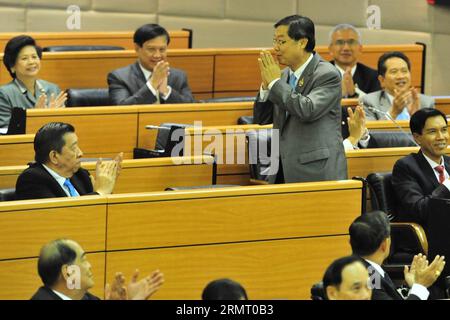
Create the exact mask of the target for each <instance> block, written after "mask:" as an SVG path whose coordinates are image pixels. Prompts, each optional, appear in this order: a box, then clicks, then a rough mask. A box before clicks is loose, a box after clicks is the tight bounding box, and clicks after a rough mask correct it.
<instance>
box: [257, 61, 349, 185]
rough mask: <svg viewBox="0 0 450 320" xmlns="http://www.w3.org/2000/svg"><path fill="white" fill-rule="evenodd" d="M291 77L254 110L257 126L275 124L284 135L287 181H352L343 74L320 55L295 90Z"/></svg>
mask: <svg viewBox="0 0 450 320" xmlns="http://www.w3.org/2000/svg"><path fill="white" fill-rule="evenodd" d="M288 77H289V69H288V68H286V69H284V70H283V72H282V75H281V79H280V80H279V81H277V82H275V84H274V85H273V87H272V88H271V90H270V92H269V97H268V99H267V101H265V102H261V101H259V97H258V98H257V100H256V102H255V105H254V108H253V115H254V123H258V124H269V123H273V128H274V129H278V130H279V131H278V132H279V136H280V144H279V149H280V157H281V163H282V166H283V168H282V169H283V173H284V180H285V182H286V183H291V182H308V181H324V180H343V179H347V160H346V158H345V152H344V147H343V145H342V136H341V113H342V111H341V109H342V108H341V77H340V74H339V71H338V70H337V69H336V68H335V67H333V66H332V65H331V64H330V63H329V62H328V61H325V60H323V59H322V58H321V57H320V55H319V54H317V53H314V56H313V58H312V60H311V61H310V62H309V64H308V65H307V66H306V68H305V70H304V71H303V74H302V75H301V79H299V81H298V83H297V86H296V87H295V89H292V88H291V86H290V85H289V84H288V82H287V80H288ZM286 112H287V113H286ZM272 134H273V132H272ZM272 139H274V138H272ZM272 141H273V140H272ZM275 179H276V175H271V177H270V178H269V181H270V183H274V182H275Z"/></svg>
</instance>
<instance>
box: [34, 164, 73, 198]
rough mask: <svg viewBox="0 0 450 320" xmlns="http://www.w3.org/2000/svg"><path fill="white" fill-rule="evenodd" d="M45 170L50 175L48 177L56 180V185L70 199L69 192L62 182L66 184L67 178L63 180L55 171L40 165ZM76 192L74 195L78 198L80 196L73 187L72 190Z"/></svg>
mask: <svg viewBox="0 0 450 320" xmlns="http://www.w3.org/2000/svg"><path fill="white" fill-rule="evenodd" d="M42 166H43V167H44V168H45V170H47V171H48V173H50V175H51V176H52V177H53V178H54V179H55V180H56V182H58V184H59V185H60V186H61V188H62V189H63V190H64V192H65V193H66V194H67V196H68V197H71V195H70V192H69V188H67V187H66V186H65V185H64V182H66V179H67V178H64V177H62V176H60V175H59V174H57V173H56V172H55V171H53V170H52V169H50V168H49V167H47V166H46V165H45V164H43V165H42ZM73 189H74V190H75V192H76V195H77V196H79V195H80V194H79V193H78V191H77V189H75V187H74V188H73Z"/></svg>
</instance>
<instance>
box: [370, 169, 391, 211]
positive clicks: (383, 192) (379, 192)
mask: <svg viewBox="0 0 450 320" xmlns="http://www.w3.org/2000/svg"><path fill="white" fill-rule="evenodd" d="M367 183H368V185H369V190H370V201H371V204H372V209H374V210H381V211H384V212H386V214H387V215H388V217H389V219H390V220H393V219H394V218H395V208H396V205H395V193H394V188H393V186H392V173H391V172H375V173H371V174H369V175H368V176H367Z"/></svg>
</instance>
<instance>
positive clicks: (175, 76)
mask: <svg viewBox="0 0 450 320" xmlns="http://www.w3.org/2000/svg"><path fill="white" fill-rule="evenodd" d="M169 42H170V37H169V34H168V32H167V31H166V30H165V29H164V28H162V27H161V26H159V25H156V24H147V25H144V26H142V27H140V28H139V29H137V30H136V32H135V34H134V44H135V50H136V53H137V56H138V59H137V62H136V63H134V64H132V65H129V66H127V67H124V68H120V69H118V70H115V71H112V72H111V73H110V74H109V75H108V79H107V80H108V84H109V94H110V101H111V104H113V105H132V104H154V103H189V102H194V98H193V97H192V94H191V90H190V88H189V85H188V79H187V77H186V74H185V73H184V72H183V71H182V70H179V69H175V68H169V64H168V62H167V61H166V58H167V46H168V44H169ZM361 50H362V45H361V35H360V33H359V31H358V30H357V29H356V28H354V27H353V26H352V25H349V24H341V25H337V26H336V27H335V28H334V29H333V30H332V31H331V32H330V44H329V51H330V55H331V56H332V58H333V59H334V60H333V61H331V63H332V64H334V65H335V66H336V69H337V70H338V71H339V73H340V74H341V77H342V97H344V98H355V97H359V98H362V97H363V96H364V95H365V94H366V93H372V94H370V95H369V96H368V97H366V98H365V100H364V101H363V103H364V105H367V106H368V107H375V108H378V109H380V110H381V111H382V112H383V111H384V112H387V111H389V109H390V107H391V106H392V107H393V111H392V112H391V113H392V114H393V115H394V114H395V113H396V112H398V111H401V110H403V109H402V108H403V105H401V103H402V102H404V101H406V100H408V103H410V102H412V101H413V100H414V99H416V98H418V99H419V100H422V101H421V103H422V105H424V106H431V105H432V101H431V100H430V99H429V98H427V97H424V96H420V97H417V91H415V90H414V89H412V88H409V87H410V85H411V83H410V74H409V68H410V63H409V60H408V59H407V58H406V57H405V56H404V55H401V56H400V57H399V58H400V59H403V60H404V61H403V62H402V61H397V60H396V59H392V60H391V59H386V61H382V60H380V62H379V66H378V74H377V71H376V70H373V69H371V68H370V67H368V66H365V65H363V64H361V63H359V62H358V58H359V57H360V55H361ZM41 57H42V50H41V48H40V47H39V46H38V45H37V44H36V42H35V41H34V39H33V38H31V37H29V36H18V37H15V38H13V39H11V40H10V41H9V42H8V44H7V45H6V47H5V52H4V57H3V63H4V65H5V66H6V68H7V70H8V71H9V73H10V75H11V77H12V79H13V81H11V82H10V83H8V84H6V85H4V86H2V87H0V128H6V127H7V126H8V122H9V119H10V114H11V109H12V108H13V107H19V108H24V109H28V108H43V107H50V108H53V107H55V108H56V107H63V106H64V105H65V101H66V98H67V96H66V94H65V92H63V91H61V90H60V88H59V87H58V85H57V84H54V83H50V82H48V81H45V80H43V79H39V77H38V76H39V71H40V59H41ZM393 57H395V55H394V56H393ZM405 63H406V65H405ZM399 67H400V68H402V69H401V71H400V72H401V73H402V76H398V75H394V72H398V71H396V70H397V68H399ZM405 68H407V69H408V70H405ZM393 69H395V70H394V71H392V70H393ZM169 70H170V72H169ZM293 71H295V70H293ZM394 76H395V79H394ZM400 78H403V79H400ZM400 82H401V83H400ZM380 83H381V87H383V88H384V89H385V90H381V87H380ZM401 89H408V90H401ZM409 89H411V90H409ZM396 91H401V94H400V92H397V93H396ZM394 98H395V99H394ZM413 98H414V99H413ZM365 111H366V113H367V117H368V119H370V120H372V119H378V118H385V116H384V115H383V114H382V113H376V112H374V111H371V110H369V109H367V110H365ZM405 116H406V114H403V115H401V116H400V117H399V119H403V118H404V117H405ZM394 118H395V116H394Z"/></svg>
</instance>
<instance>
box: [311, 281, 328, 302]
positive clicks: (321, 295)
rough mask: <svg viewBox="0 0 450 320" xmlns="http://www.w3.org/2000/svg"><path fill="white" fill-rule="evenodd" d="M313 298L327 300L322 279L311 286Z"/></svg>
mask: <svg viewBox="0 0 450 320" xmlns="http://www.w3.org/2000/svg"><path fill="white" fill-rule="evenodd" d="M311 300H327V299H326V297H325V289H324V287H323V282H322V281H320V282H317V283H314V284H313V286H312V287H311Z"/></svg>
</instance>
